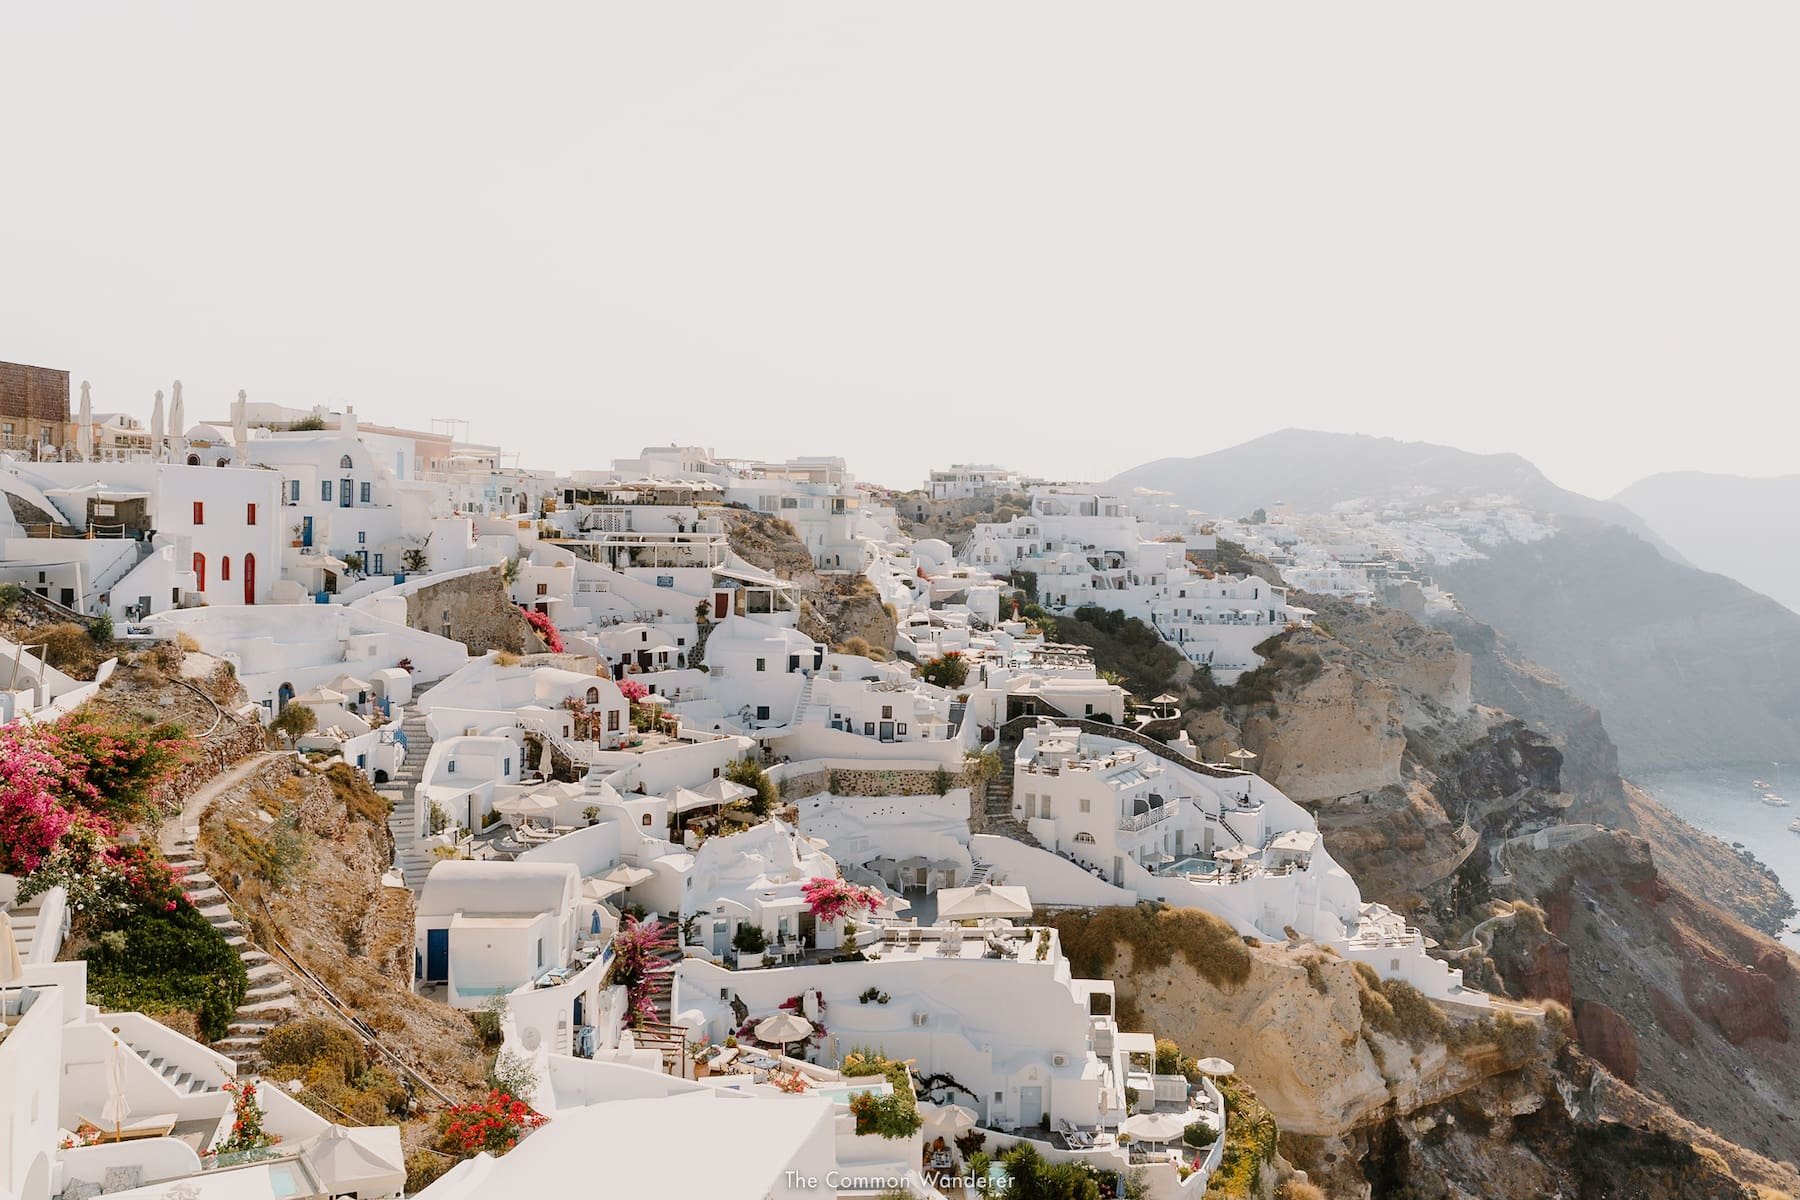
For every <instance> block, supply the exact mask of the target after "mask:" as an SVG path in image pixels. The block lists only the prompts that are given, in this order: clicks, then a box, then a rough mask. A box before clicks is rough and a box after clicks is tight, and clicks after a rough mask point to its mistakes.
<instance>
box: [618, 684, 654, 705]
mask: <svg viewBox="0 0 1800 1200" xmlns="http://www.w3.org/2000/svg"><path fill="white" fill-rule="evenodd" d="M619 692H620V694H621V695H623V696H624V697H625V699H627V700H629V701H631V703H633V704H636V703H637V702H638V701H640V700H642V699H643V698H644V697H645V696H648V695H649V694H650V689H649V688H647V687H645V686H644V685H643V684H641V683H639V682H638V681H637V680H635V679H629V678H628V679H621V680H619Z"/></svg>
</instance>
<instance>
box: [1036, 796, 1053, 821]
mask: <svg viewBox="0 0 1800 1200" xmlns="http://www.w3.org/2000/svg"><path fill="white" fill-rule="evenodd" d="M1049 815H1050V797H1049V796H1048V795H1046V796H1045V797H1044V802H1043V804H1042V806H1041V807H1039V809H1038V816H1040V817H1047V816H1049Z"/></svg>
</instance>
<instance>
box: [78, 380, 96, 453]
mask: <svg viewBox="0 0 1800 1200" xmlns="http://www.w3.org/2000/svg"><path fill="white" fill-rule="evenodd" d="M75 421H76V426H75V452H76V453H77V454H79V455H81V457H83V458H91V457H93V454H94V399H93V397H92V396H90V395H88V381H87V380H85V379H84V380H82V381H81V408H80V409H79V410H78V411H77V412H76V415H75Z"/></svg>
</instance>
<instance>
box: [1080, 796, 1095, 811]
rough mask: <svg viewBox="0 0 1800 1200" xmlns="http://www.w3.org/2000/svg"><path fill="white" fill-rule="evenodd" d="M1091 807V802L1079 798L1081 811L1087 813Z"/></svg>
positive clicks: (1084, 798)
mask: <svg viewBox="0 0 1800 1200" xmlns="http://www.w3.org/2000/svg"><path fill="white" fill-rule="evenodd" d="M1092 807H1093V804H1092V802H1091V801H1090V800H1089V799H1088V798H1087V797H1086V796H1083V797H1082V798H1081V811H1082V812H1088V811H1089V810H1090V809H1091V808H1092Z"/></svg>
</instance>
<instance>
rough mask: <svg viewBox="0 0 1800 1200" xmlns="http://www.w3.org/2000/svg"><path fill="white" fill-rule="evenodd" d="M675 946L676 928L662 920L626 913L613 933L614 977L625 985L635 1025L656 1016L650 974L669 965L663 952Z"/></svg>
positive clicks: (616, 981)
mask: <svg viewBox="0 0 1800 1200" xmlns="http://www.w3.org/2000/svg"><path fill="white" fill-rule="evenodd" d="M674 946H675V930H674V927H673V926H671V925H665V924H663V923H662V922H661V921H640V920H638V919H637V918H636V917H630V916H628V917H626V918H625V919H624V920H623V921H622V922H620V924H619V932H617V933H615V934H613V956H614V957H613V981H614V982H615V983H621V984H624V985H625V996H626V999H627V1001H628V1002H629V1004H630V1006H631V1022H632V1024H633V1025H634V1026H639V1025H642V1024H643V1023H644V1022H645V1021H650V1020H654V1019H655V1018H656V1002H655V1000H654V999H653V998H652V996H651V995H650V979H651V976H653V975H655V974H657V973H658V972H661V971H666V970H667V969H668V968H667V966H665V965H664V962H663V959H662V954H663V952H664V951H666V950H670V949H673V948H674Z"/></svg>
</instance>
